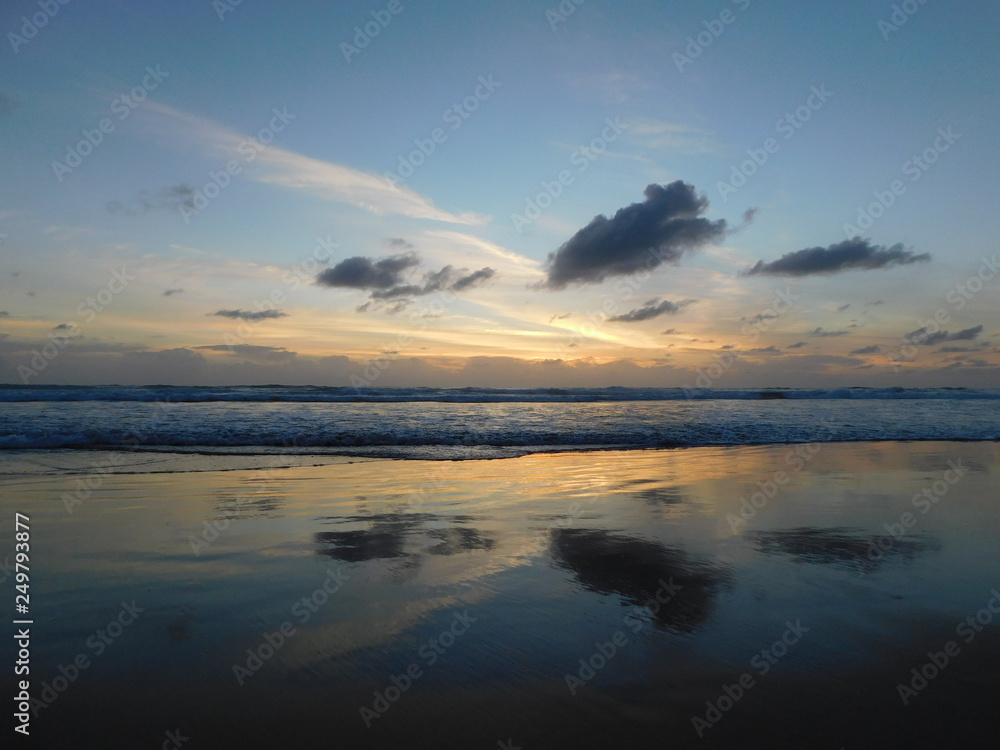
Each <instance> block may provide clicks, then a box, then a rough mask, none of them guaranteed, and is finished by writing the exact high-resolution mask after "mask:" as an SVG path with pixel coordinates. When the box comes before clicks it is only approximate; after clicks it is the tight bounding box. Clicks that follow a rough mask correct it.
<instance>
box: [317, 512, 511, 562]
mask: <svg viewBox="0 0 1000 750" xmlns="http://www.w3.org/2000/svg"><path fill="white" fill-rule="evenodd" d="M322 520H324V521H325V522H327V523H334V524H348V525H355V526H361V528H354V529H348V530H345V531H318V532H316V533H315V534H314V539H315V541H316V543H317V544H318V545H320V548H319V549H318V550H317V551H318V553H319V554H322V555H329V556H330V557H332V558H334V559H337V560H343V561H344V562H365V561H368V560H390V559H394V558H410V557H416V556H419V555H422V554H430V555H453V554H456V553H460V552H470V551H472V550H490V549H493V547H494V546H495V544H496V542H495V540H493V539H490V538H487V537H484V536H483V535H482V534H481V533H480V532H479V530H478V529H475V528H472V527H466V526H465V524H468V523H469V522H470V521H473V520H474V517H473V516H439V515H434V514H432V513H380V514H377V515H362V516H338V517H334V518H327V519H322ZM431 524H435V525H440V524H452V525H450V526H446V527H444V528H431ZM435 542H436V543H435Z"/></svg>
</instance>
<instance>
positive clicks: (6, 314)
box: [0, 310, 10, 318]
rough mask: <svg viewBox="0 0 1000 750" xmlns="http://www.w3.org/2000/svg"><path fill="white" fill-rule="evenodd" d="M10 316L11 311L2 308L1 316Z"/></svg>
mask: <svg viewBox="0 0 1000 750" xmlns="http://www.w3.org/2000/svg"><path fill="white" fill-rule="evenodd" d="M9 317H10V313H9V312H7V311H6V310H0V318H9Z"/></svg>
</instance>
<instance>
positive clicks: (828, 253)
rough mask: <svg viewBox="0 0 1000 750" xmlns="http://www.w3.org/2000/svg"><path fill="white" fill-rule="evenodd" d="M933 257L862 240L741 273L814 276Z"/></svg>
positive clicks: (783, 258) (794, 255)
mask: <svg viewBox="0 0 1000 750" xmlns="http://www.w3.org/2000/svg"><path fill="white" fill-rule="evenodd" d="M930 259H931V256H930V253H921V254H920V255H915V254H913V253H912V252H910V251H909V250H904V249H903V245H902V244H901V243H897V244H895V245H893V246H892V247H888V248H887V247H884V246H882V245H873V244H871V243H870V242H869V241H868V240H866V239H862V238H861V237H855V238H854V239H850V240H844V241H843V242H838V243H837V244H836V245H830V246H829V247H808V248H806V249H804V250H796V251H795V252H793V253H787V254H786V255H782V256H781V257H780V258H778V259H777V260H775V261H771V262H770V263H765V262H764V261H762V260H759V261H757V263H756V264H755V265H753V266H751V267H750V268H747V269H744V270H743V271H740V276H756V275H758V274H764V275H769V276H809V275H811V274H830V273H840V272H841V271H851V270H856V269H863V270H872V269H875V268H890V267H892V266H904V265H909V264H910V263H920V262H925V261H929V260H930Z"/></svg>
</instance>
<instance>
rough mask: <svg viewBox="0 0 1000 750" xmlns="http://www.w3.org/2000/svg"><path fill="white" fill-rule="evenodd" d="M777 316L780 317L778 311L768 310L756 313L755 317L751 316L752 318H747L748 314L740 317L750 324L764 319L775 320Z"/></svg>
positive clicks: (742, 320)
mask: <svg viewBox="0 0 1000 750" xmlns="http://www.w3.org/2000/svg"><path fill="white" fill-rule="evenodd" d="M777 317H778V313H774V312H770V311H767V312H762V313H757V314H756V315H754V316H753V317H750V318H747V317H746V316H744V317H742V318H740V322H741V323H742V322H744V321H746V322H747V323H748V324H751V325H752V324H754V323H760V322H761V321H762V320H774V319H776V318H777Z"/></svg>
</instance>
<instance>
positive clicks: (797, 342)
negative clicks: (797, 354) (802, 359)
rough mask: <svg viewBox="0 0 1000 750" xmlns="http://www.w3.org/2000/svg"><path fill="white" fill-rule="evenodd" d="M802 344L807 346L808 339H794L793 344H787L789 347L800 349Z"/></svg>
mask: <svg viewBox="0 0 1000 750" xmlns="http://www.w3.org/2000/svg"><path fill="white" fill-rule="evenodd" d="M803 346H809V342H808V341H796V342H795V343H794V344H789V345H788V348H789V349H801V348H802V347H803Z"/></svg>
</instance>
